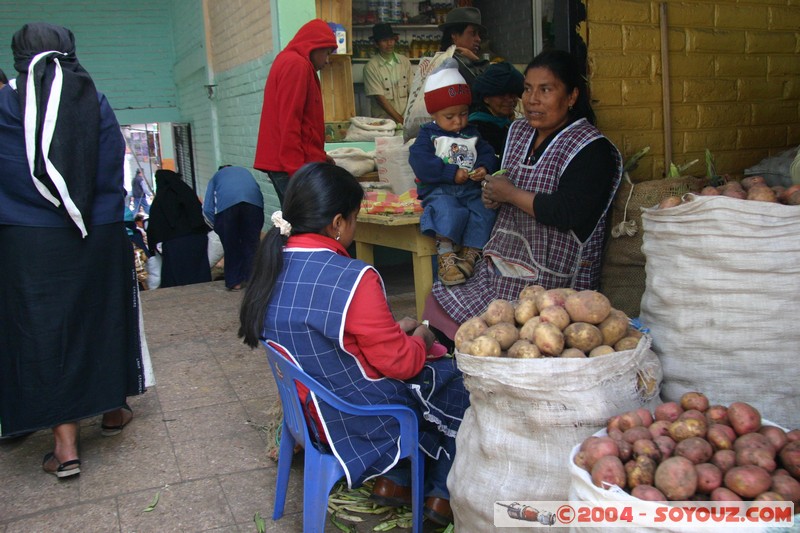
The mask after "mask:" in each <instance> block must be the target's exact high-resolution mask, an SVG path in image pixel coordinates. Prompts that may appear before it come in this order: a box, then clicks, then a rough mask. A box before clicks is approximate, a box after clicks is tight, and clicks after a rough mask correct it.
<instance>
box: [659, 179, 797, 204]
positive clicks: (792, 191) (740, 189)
mask: <svg viewBox="0 0 800 533" xmlns="http://www.w3.org/2000/svg"><path fill="white" fill-rule="evenodd" d="M700 196H729V197H731V198H738V199H740V200H756V201H760V202H772V203H781V204H786V205H800V185H792V186H791V187H789V188H786V187H783V186H782V185H773V186H772V187H770V186H769V185H767V182H766V181H765V180H764V177H763V176H750V177H747V178H744V179H743V180H741V181H735V180H732V181H728V182H727V183H724V184H723V185H720V186H718V187H713V186H711V185H709V186H707V187H704V188H703V189H702V190H701V191H700ZM689 198H691V197H680V196H669V197H667V198H664V199H663V200H661V202H660V203H659V204H658V208H659V209H666V208H668V207H675V206H676V205H680V204H682V203H683V202H684V201H687V200H688V199H689Z"/></svg>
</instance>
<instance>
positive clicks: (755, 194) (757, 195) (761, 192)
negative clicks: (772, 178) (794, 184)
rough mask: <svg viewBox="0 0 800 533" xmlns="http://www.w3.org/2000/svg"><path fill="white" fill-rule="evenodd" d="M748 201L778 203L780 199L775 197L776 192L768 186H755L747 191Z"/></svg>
mask: <svg viewBox="0 0 800 533" xmlns="http://www.w3.org/2000/svg"><path fill="white" fill-rule="evenodd" d="M747 199H748V200H755V201H757V202H773V203H775V202H777V201H778V197H777V196H775V191H773V190H772V189H770V188H769V187H767V186H766V185H753V186H752V187H751V188H750V190H748V191H747Z"/></svg>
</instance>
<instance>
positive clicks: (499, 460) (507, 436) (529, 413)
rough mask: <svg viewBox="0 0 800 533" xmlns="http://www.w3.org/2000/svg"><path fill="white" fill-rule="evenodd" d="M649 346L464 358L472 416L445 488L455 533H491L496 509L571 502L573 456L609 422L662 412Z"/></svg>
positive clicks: (657, 366) (645, 340)
mask: <svg viewBox="0 0 800 533" xmlns="http://www.w3.org/2000/svg"><path fill="white" fill-rule="evenodd" d="M650 342H651V339H650V338H649V336H647V335H645V336H643V337H642V339H641V340H640V341H639V344H638V345H637V347H636V348H635V349H633V350H627V351H624V352H616V353H613V354H609V355H604V356H602V357H592V358H586V359H561V358H554V357H547V358H540V359H510V358H507V357H503V358H500V357H476V356H472V355H467V354H461V353H457V354H456V358H457V362H458V367H459V368H460V369H461V371H462V372H463V373H464V385H465V386H466V388H467V390H469V393H470V407H469V408H468V409H467V411H466V413H465V415H464V420H463V421H462V423H461V427H460V428H459V430H458V435H457V436H456V449H457V450H458V452H457V453H456V457H455V461H454V462H453V466H452V468H451V469H450V475H449V476H448V478H447V487H448V489H449V490H450V505H451V506H452V508H453V513H454V517H455V530H456V531H458V532H459V533H471V532H475V533H485V532H487V531H494V530H495V528H494V508H495V505H494V502H495V501H503V500H504V501H521V500H533V501H550V500H566V499H567V493H568V491H569V470H568V468H567V460H568V457H569V452H570V450H571V449H572V447H573V446H574V445H575V444H576V443H578V442H581V441H582V440H583V439H585V438H586V437H588V436H590V435H591V434H592V433H595V432H596V431H598V430H600V429H601V428H603V427H605V425H606V423H607V421H608V419H609V418H610V417H611V416H614V415H618V414H622V413H624V412H627V411H630V410H633V409H638V408H639V407H643V406H645V407H654V406H655V405H656V404H658V403H661V402H660V400H659V399H658V394H659V385H660V383H661V364H660V363H659V361H658V357H656V354H655V353H653V351H652V350H650ZM503 531H504V532H505V531H508V532H514V531H520V532H522V531H530V530H529V529H528V528H511V529H506V528H503Z"/></svg>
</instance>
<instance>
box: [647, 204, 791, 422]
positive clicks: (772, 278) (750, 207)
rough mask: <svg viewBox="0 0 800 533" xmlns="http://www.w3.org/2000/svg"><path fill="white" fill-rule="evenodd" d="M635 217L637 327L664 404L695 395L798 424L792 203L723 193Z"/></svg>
mask: <svg viewBox="0 0 800 533" xmlns="http://www.w3.org/2000/svg"><path fill="white" fill-rule="evenodd" d="M690 198H691V201H689V202H685V203H683V204H681V205H678V206H676V207H671V208H668V209H646V210H645V211H644V212H643V213H642V222H643V224H644V244H643V245H642V249H643V251H644V253H645V255H646V257H647V266H646V271H647V284H646V287H645V292H644V295H643V296H642V312H641V321H642V323H643V324H644V325H645V326H646V327H648V328H650V333H651V335H652V336H653V349H654V350H655V351H656V353H658V354H659V356H660V358H661V363H662V365H663V367H664V386H663V389H662V398H663V399H664V401H677V400H678V399H680V397H681V395H683V394H684V393H685V392H689V391H701V392H703V393H704V394H705V395H706V396H708V398H709V400H710V401H711V402H712V403H713V404H723V405H729V404H731V403H733V402H737V401H741V402H747V403H749V404H751V405H753V406H754V407H756V408H757V409H758V410H759V411H761V412H762V413H765V412H769V413H770V417H771V418H773V419H774V420H780V421H781V423H783V424H786V425H787V426H788V427H791V428H798V427H800V395H799V394H798V393H797V390H798V389H797V384H798V383H800V366H798V364H797V349H798V346H800V328H798V327H797V317H798V316H800V298H798V297H797V296H798V294H800V261H798V257H800V206H792V205H782V204H777V203H769V202H757V201H753V200H739V199H736V198H728V197H726V196H694V195H691V196H690Z"/></svg>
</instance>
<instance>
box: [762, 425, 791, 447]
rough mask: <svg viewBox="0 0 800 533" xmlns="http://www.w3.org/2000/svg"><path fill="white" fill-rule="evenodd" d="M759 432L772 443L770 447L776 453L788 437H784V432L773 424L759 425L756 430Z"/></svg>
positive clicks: (787, 440)
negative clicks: (759, 427)
mask: <svg viewBox="0 0 800 533" xmlns="http://www.w3.org/2000/svg"><path fill="white" fill-rule="evenodd" d="M758 432H759V433H761V434H762V435H764V436H765V437H767V438H768V439H769V441H770V442H771V443H772V449H773V450H774V451H775V453H778V452H779V451H780V450H781V448H783V447H784V446H785V445H786V443H787V442H789V439H788V438H787V437H786V432H785V431H784V430H782V429H781V428H779V427H775V426H761V429H759V430H758Z"/></svg>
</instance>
